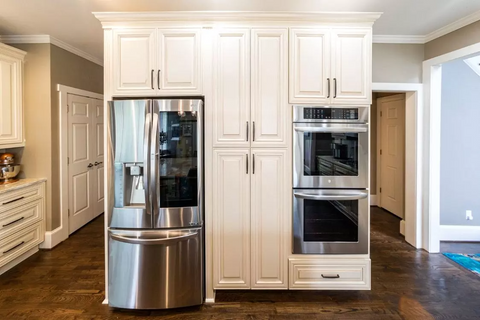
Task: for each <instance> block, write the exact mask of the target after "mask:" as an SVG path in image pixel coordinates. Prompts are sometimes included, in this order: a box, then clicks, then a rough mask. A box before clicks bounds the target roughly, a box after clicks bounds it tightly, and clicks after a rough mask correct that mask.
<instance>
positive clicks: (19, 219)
mask: <svg viewBox="0 0 480 320" xmlns="http://www.w3.org/2000/svg"><path fill="white" fill-rule="evenodd" d="M23 219H25V217H21V218H18V219H17V220H15V221H12V222H10V223H7V224H4V225H3V226H2V227H8V226H9V225H11V224H14V223H17V222H18V221H21V220H23Z"/></svg>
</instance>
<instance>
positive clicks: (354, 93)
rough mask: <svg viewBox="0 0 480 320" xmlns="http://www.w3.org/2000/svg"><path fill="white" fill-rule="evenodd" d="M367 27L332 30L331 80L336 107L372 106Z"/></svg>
mask: <svg viewBox="0 0 480 320" xmlns="http://www.w3.org/2000/svg"><path fill="white" fill-rule="evenodd" d="M371 51H372V34H371V29H370V28H351V29H333V32H332V78H333V81H334V82H333V96H332V98H333V100H332V101H333V102H334V103H335V104H371V103H372V62H371V60H372V58H371V56H372V53H371Z"/></svg>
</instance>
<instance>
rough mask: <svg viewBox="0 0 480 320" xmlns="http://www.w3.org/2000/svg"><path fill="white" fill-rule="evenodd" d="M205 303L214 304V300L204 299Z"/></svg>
mask: <svg viewBox="0 0 480 320" xmlns="http://www.w3.org/2000/svg"><path fill="white" fill-rule="evenodd" d="M205 303H215V298H207V299H205Z"/></svg>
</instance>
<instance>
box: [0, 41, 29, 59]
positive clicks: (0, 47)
mask: <svg viewBox="0 0 480 320" xmlns="http://www.w3.org/2000/svg"><path fill="white" fill-rule="evenodd" d="M0 54H4V55H8V56H12V57H15V58H17V59H20V60H23V58H24V57H25V55H26V54H27V53H26V52H25V51H23V50H20V49H17V48H15V47H12V46H9V45H6V44H4V43H1V42H0Z"/></svg>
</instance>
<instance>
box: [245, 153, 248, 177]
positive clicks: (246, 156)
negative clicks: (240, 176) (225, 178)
mask: <svg viewBox="0 0 480 320" xmlns="http://www.w3.org/2000/svg"><path fill="white" fill-rule="evenodd" d="M245 159H247V161H246V163H247V166H246V169H247V174H248V154H246V155H245Z"/></svg>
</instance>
